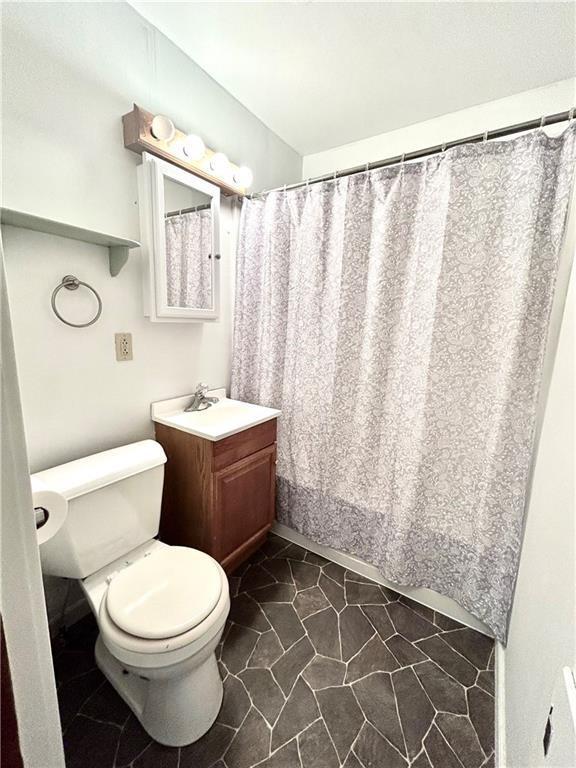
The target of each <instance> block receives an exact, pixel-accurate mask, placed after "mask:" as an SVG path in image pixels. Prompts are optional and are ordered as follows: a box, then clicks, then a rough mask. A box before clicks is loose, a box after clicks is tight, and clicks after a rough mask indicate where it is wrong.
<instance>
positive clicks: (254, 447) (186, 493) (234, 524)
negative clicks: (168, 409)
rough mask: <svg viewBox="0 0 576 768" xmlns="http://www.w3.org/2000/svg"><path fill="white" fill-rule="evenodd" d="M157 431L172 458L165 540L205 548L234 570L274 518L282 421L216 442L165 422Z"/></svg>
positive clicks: (162, 528) (162, 531)
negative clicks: (279, 435)
mask: <svg viewBox="0 0 576 768" xmlns="http://www.w3.org/2000/svg"><path fill="white" fill-rule="evenodd" d="M155 429H156V439H157V440H158V442H159V443H160V444H161V445H162V447H163V448H164V451H165V452H166V456H167V457H168V461H167V462H166V465H165V475H164V493H163V497H162V517H161V520H160V538H161V540H162V541H165V542H166V543H167V544H176V545H181V546H187V547H194V548H196V549H201V550H202V551H204V552H207V553H208V554H209V555H212V557H214V558H215V559H216V560H218V562H219V563H220V564H221V565H222V567H223V568H224V569H225V570H226V571H228V572H230V571H233V570H234V569H235V568H236V567H237V566H238V565H240V563H242V562H243V561H244V560H246V559H247V558H248V557H249V556H250V555H251V554H252V552H254V551H255V550H256V549H258V547H259V546H260V545H261V544H262V542H263V541H264V539H265V538H266V534H267V533H268V531H269V530H270V527H271V526H272V523H273V520H274V501H275V484H276V419H273V420H271V421H267V422H265V423H263V424H258V425H256V426H254V427H250V428H248V429H245V430H243V431H242V432H238V433H237V434H235V435H231V436H230V437H226V438H223V439H222V440H216V441H212V440H206V439H204V438H202V437H197V436H196V435H192V434H189V433H188V432H183V431H181V430H178V429H176V428H174V427H169V426H166V425H164V424H158V423H156V424H155Z"/></svg>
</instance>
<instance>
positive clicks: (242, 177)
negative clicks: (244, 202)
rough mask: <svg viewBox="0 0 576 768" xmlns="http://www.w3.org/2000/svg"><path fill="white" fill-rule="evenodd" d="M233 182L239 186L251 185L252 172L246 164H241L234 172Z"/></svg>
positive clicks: (252, 179)
mask: <svg viewBox="0 0 576 768" xmlns="http://www.w3.org/2000/svg"><path fill="white" fill-rule="evenodd" d="M233 178H234V183H235V184H239V185H240V186H241V187H245V188H247V187H250V186H251V185H252V182H253V181H254V174H253V173H252V171H251V170H250V168H248V166H246V165H243V166H241V167H240V168H238V170H237V171H236V172H235V174H234V177H233Z"/></svg>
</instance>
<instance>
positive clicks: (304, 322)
mask: <svg viewBox="0 0 576 768" xmlns="http://www.w3.org/2000/svg"><path fill="white" fill-rule="evenodd" d="M574 128H576V126H570V127H569V128H568V129H567V130H566V131H565V132H564V134H563V135H562V136H561V137H557V138H551V137H549V136H547V135H546V134H545V133H544V132H543V131H538V132H535V133H531V134H525V135H522V136H520V137H518V138H515V139H514V140H511V141H502V142H485V143H482V144H474V145H465V146H462V147H459V148H455V149H452V150H449V151H446V152H445V153H442V154H440V155H437V156H434V157H431V158H428V159H426V160H424V161H422V162H418V163H410V164H404V165H402V166H400V167H399V166H396V167H392V168H387V169H381V170H376V171H371V172H369V173H364V174H358V175H353V176H349V177H344V178H341V179H339V180H334V181H330V182H325V183H319V184H314V185H310V186H309V187H303V188H299V189H295V190H292V191H278V192H272V193H270V194H268V195H267V196H265V197H264V199H253V200H246V201H245V202H244V207H243V213H242V223H241V233H240V241H239V252H238V265H237V300H236V325H235V334H234V350H233V373H232V396H233V397H235V398H238V399H241V400H247V401H250V402H255V403H261V404H263V405H269V406H274V407H276V408H280V409H282V416H281V418H280V432H279V441H278V487H277V492H278V518H279V520H280V521H281V522H283V523H285V524H286V525H288V526H290V527H292V528H294V529H296V530H298V531H300V532H301V533H303V534H304V535H306V536H308V537H310V538H311V539H313V540H314V541H316V542H319V543H321V544H325V545H328V546H331V547H335V548H337V549H340V550H344V551H346V552H349V553H352V554H354V555H357V556H359V557H361V558H363V559H365V560H367V561H368V562H370V563H372V564H374V565H376V566H377V567H378V568H379V569H380V571H381V572H382V574H383V575H384V576H385V577H386V578H388V579H390V580H392V581H394V582H396V583H398V584H403V585H411V586H424V587H429V588H431V589H434V590H436V591H437V592H440V593H442V594H444V595H447V596H449V597H451V598H453V599H455V600H456V601H458V603H460V604H461V605H462V606H463V607H464V608H466V609H467V610H469V611H470V612H471V613H473V614H474V615H475V616H477V617H478V618H479V619H481V620H482V621H484V622H485V623H486V624H488V626H489V627H490V628H491V629H492V630H493V631H494V633H495V635H496V636H497V637H498V638H499V639H501V640H505V636H506V629H507V618H508V613H509V609H510V606H511V600H512V594H513V588H514V583H515V578H516V572H517V566H518V558H519V552H520V545H521V536H522V528H523V516H524V502H525V494H526V487H527V479H528V474H529V469H530V463H531V452H532V447H533V438H534V426H535V413H536V405H537V399H538V392H539V384H540V377H541V369H542V362H543V355H544V351H545V343H546V334H547V327H548V319H549V313H550V308H551V302H552V297H553V293H554V285H555V276H556V269H557V261H558V255H559V250H560V245H561V240H562V234H563V230H564V225H565V220H566V212H567V204H568V199H569V193H570V186H571V180H572V174H573V167H574V156H575V135H576V131H575V130H574Z"/></svg>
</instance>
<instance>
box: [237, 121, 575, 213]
mask: <svg viewBox="0 0 576 768" xmlns="http://www.w3.org/2000/svg"><path fill="white" fill-rule="evenodd" d="M575 113H576V107H572V108H571V109H567V110H566V111H565V112H556V113H555V114H553V115H544V116H543V117H537V118H535V119H534V120H526V121H525V122H523V123H516V124H515V125H507V126H505V127H504V128H495V129H494V130H492V131H485V132H484V133H476V134H474V135H473V136H466V138H464V139H454V140H453V141H447V142H445V143H444V144H436V145H435V146H433V147H426V148H425V149H416V150H415V151H414V152H406V153H405V154H403V155H394V157H387V158H385V159H384V160H376V161H374V162H373V163H364V165H356V166H354V167H353V168H345V169H344V170H342V171H333V172H332V173H325V174H324V175H322V176H315V177H313V178H311V179H305V180H304V181H297V182H295V183H294V184H284V185H283V186H281V187H274V189H265V190H262V192H254V193H253V194H251V195H246V197H247V198H248V199H249V200H253V199H255V198H256V199H257V198H258V197H260V196H261V195H268V194H269V193H270V192H279V191H281V190H287V189H298V188H299V187H307V186H309V185H310V184H318V183H319V182H321V181H331V180H333V179H341V178H342V177H344V176H353V175H354V174H356V173H365V172H366V171H373V170H375V169H376V168H386V167H387V166H389V165H397V164H398V163H402V162H404V161H406V160H416V159H418V158H420V157H427V156H428V155H437V154H438V153H439V152H444V151H445V150H446V149H451V148H452V147H460V146H462V145H463V144H476V143H478V142H480V141H489V140H490V139H501V138H503V137H504V136H512V135H513V134H515V133H522V132H523V131H531V130H533V129H534V128H544V126H546V125H554V124H555V123H563V122H565V121H566V120H572V118H573V117H574V116H575Z"/></svg>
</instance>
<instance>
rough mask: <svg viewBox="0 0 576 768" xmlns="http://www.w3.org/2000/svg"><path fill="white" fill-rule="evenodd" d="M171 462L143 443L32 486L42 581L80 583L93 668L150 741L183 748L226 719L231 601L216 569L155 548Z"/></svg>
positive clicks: (55, 471) (183, 553) (198, 557)
mask: <svg viewBox="0 0 576 768" xmlns="http://www.w3.org/2000/svg"><path fill="white" fill-rule="evenodd" d="M165 462H166V455H165V454H164V451H163V449H162V447H161V446H160V445H159V444H158V443H157V442H155V441H154V440H143V441H141V442H138V443H133V444H132V445H126V446H123V447H121V448H114V449H113V450H110V451H104V452H102V453H98V454H95V455H93V456H87V457H86V458H84V459H79V460H77V461H71V462H69V463H68V464H63V465H61V466H59V467H54V468H52V469H48V470H46V471H44V472H38V473H37V474H35V475H32V477H31V480H32V492H33V498H34V506H35V507H36V508H39V507H40V508H43V509H44V510H45V511H46V512H47V521H46V523H45V525H44V526H43V527H40V528H39V530H38V540H39V546H40V557H41V560H42V570H43V571H44V573H46V574H50V575H53V576H63V577H65V578H69V579H79V580H80V584H81V585H82V588H83V590H84V592H85V594H86V597H87V598H88V601H89V603H90V606H91V608H92V610H93V612H94V616H95V617H96V620H97V621H98V626H99V628H100V634H99V636H98V640H97V641H96V649H95V654H96V662H97V664H98V666H99V667H100V669H101V670H102V672H103V673H104V674H105V675H106V677H107V678H108V680H109V681H110V682H111V683H112V685H113V686H114V688H115V689H116V690H117V691H118V693H119V694H120V695H121V696H122V698H123V699H124V700H125V701H126V703H127V704H128V705H129V706H130V707H131V709H132V710H133V712H134V713H135V715H136V716H137V717H138V719H139V720H140V722H141V723H142V726H143V727H144V728H145V730H146V731H147V732H148V733H149V734H150V736H152V738H154V739H155V740H156V741H159V742H160V743H161V744H166V745H168V746H173V747H176V746H183V745H185V744H190V743H191V742H193V741H196V740H197V739H199V738H200V737H201V736H202V735H203V734H204V733H206V731H207V730H208V729H209V728H210V726H211V725H212V723H213V722H214V720H215V719H216V716H217V714H218V711H219V709H220V705H221V703H222V681H221V679H220V675H219V672H218V666H217V662H216V656H215V653H214V651H215V649H216V646H217V645H218V642H219V640H220V637H221V635H222V631H223V629H224V624H225V621H226V617H227V616H228V611H229V609H230V598H229V589H228V581H227V579H226V574H225V573H224V571H223V570H222V568H221V567H220V565H219V564H218V563H217V562H216V561H215V560H214V559H213V558H211V557H210V556H209V555H206V554H204V553H203V552H199V551H197V550H195V549H190V548H188V547H174V546H168V545H167V544H163V543H161V542H160V541H157V540H156V539H154V536H156V534H157V533H158V527H159V522H160V504H161V499H162V483H163V478H164V463H165ZM39 514H40V515H41V516H42V515H43V514H44V513H42V512H40V513H39Z"/></svg>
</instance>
